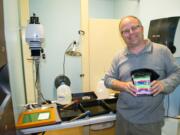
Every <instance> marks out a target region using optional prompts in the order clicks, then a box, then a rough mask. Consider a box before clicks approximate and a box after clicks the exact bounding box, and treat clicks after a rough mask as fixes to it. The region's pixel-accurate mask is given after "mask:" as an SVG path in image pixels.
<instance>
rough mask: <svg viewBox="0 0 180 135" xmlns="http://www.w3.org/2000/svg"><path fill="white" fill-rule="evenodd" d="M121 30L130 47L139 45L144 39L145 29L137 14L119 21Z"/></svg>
mask: <svg viewBox="0 0 180 135" xmlns="http://www.w3.org/2000/svg"><path fill="white" fill-rule="evenodd" d="M119 30H120V33H121V36H122V38H123V39H124V41H125V43H126V44H127V46H128V48H131V47H135V46H138V45H140V44H142V43H143V41H144V29H143V26H142V24H141V21H140V20H139V19H138V18H137V17H135V16H126V17H124V18H122V19H121V21H120V23H119Z"/></svg>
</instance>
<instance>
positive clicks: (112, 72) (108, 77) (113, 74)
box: [104, 55, 119, 89]
mask: <svg viewBox="0 0 180 135" xmlns="http://www.w3.org/2000/svg"><path fill="white" fill-rule="evenodd" d="M118 61H119V57H118V55H116V56H115V57H114V58H113V61H112V63H111V66H110V69H109V70H108V72H107V73H106V74H105V77H104V84H105V86H106V87H107V88H110V89H113V85H112V81H113V80H118V75H119V70H118Z"/></svg>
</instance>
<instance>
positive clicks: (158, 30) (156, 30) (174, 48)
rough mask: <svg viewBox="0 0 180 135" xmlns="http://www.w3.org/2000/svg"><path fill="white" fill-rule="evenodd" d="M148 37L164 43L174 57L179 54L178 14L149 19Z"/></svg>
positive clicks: (179, 30)
mask: <svg viewBox="0 0 180 135" xmlns="http://www.w3.org/2000/svg"><path fill="white" fill-rule="evenodd" d="M148 38H149V39H150V40H151V41H153V42H156V43H161V44H164V45H166V46H167V47H168V48H169V49H170V50H171V52H172V53H173V54H174V56H175V57H179V56H180V46H179V44H180V16H176V17H168V18H160V19H155V20H151V22H150V26H149V32H148Z"/></svg>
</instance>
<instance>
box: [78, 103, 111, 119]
mask: <svg viewBox="0 0 180 135" xmlns="http://www.w3.org/2000/svg"><path fill="white" fill-rule="evenodd" d="M80 105H82V108H83V109H84V110H85V111H90V112H91V114H90V117H92V116H97V115H101V114H107V113H109V112H110V111H111V110H110V109H109V108H108V107H107V106H106V105H105V104H104V103H103V102H102V101H101V100H94V101H89V102H88V101H86V102H81V103H80Z"/></svg>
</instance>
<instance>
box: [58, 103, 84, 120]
mask: <svg viewBox="0 0 180 135" xmlns="http://www.w3.org/2000/svg"><path fill="white" fill-rule="evenodd" d="M82 113H84V110H83V109H82V108H81V106H80V105H79V104H73V105H71V106H70V107H68V108H65V109H60V110H59V114H60V118H61V120H62V121H70V120H72V119H74V118H76V117H78V116H79V115H81V114H82Z"/></svg>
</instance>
